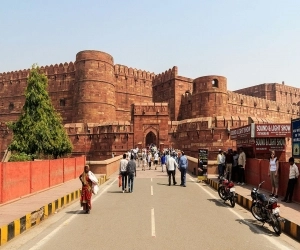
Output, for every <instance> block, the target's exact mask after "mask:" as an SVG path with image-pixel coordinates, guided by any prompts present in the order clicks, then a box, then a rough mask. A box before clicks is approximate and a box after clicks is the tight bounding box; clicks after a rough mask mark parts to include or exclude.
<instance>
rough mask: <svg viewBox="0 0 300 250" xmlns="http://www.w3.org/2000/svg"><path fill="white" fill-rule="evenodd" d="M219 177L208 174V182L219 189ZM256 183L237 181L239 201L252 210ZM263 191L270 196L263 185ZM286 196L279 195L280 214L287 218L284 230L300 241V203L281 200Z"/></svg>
mask: <svg viewBox="0 0 300 250" xmlns="http://www.w3.org/2000/svg"><path fill="white" fill-rule="evenodd" d="M218 183H219V182H218V178H217V175H209V176H208V184H209V185H210V186H212V187H213V188H214V189H216V190H217V188H218ZM253 187H256V188H257V186H254V185H248V184H245V185H237V184H236V183H235V191H236V193H237V196H238V197H237V203H238V204H239V205H240V206H242V207H244V208H246V209H248V210H250V208H251V204H252V198H251V190H252V188H253ZM260 191H261V193H264V194H266V196H267V197H269V194H270V192H269V191H267V190H265V189H263V186H262V187H261V188H260ZM283 198H284V197H278V204H279V205H280V207H279V209H280V216H281V217H283V218H284V219H285V223H284V225H282V226H283V232H284V233H286V234H287V235H289V236H291V237H292V238H294V239H296V240H298V241H299V242H300V204H299V203H296V202H292V203H286V202H282V201H281V200H282V199H283Z"/></svg>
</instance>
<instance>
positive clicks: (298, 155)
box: [291, 118, 300, 163]
mask: <svg viewBox="0 0 300 250" xmlns="http://www.w3.org/2000/svg"><path fill="white" fill-rule="evenodd" d="M291 126H292V156H293V157H294V158H295V162H297V163H300V118H298V119H294V120H292V122H291Z"/></svg>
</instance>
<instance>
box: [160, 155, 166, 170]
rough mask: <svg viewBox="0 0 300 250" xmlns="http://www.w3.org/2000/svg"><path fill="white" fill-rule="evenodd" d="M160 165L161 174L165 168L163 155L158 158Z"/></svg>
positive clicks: (164, 156)
mask: <svg viewBox="0 0 300 250" xmlns="http://www.w3.org/2000/svg"><path fill="white" fill-rule="evenodd" d="M160 164H161V172H164V167H165V166H166V154H165V153H163V155H162V156H161V158H160Z"/></svg>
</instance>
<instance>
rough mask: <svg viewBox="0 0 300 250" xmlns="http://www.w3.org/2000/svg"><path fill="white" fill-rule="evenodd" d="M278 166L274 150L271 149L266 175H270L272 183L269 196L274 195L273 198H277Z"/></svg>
mask: <svg viewBox="0 0 300 250" xmlns="http://www.w3.org/2000/svg"><path fill="white" fill-rule="evenodd" d="M278 168H279V163H278V159H277V157H276V156H275V151H271V158H270V166H269V172H268V175H269V176H270V177H271V184H272V193H271V194H270V196H274V197H275V198H278V194H277V193H278Z"/></svg>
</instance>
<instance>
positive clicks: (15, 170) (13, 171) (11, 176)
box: [2, 161, 31, 202]
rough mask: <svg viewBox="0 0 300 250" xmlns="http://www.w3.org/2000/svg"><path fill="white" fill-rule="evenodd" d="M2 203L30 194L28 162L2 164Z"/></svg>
mask: <svg viewBox="0 0 300 250" xmlns="http://www.w3.org/2000/svg"><path fill="white" fill-rule="evenodd" d="M2 168H3V170H2V195H3V196H2V202H7V201H10V200H14V199H16V198H20V197H22V196H25V195H27V194H30V192H31V186H30V184H31V182H30V176H31V173H30V172H31V171H30V162H29V161H28V162H5V163H3V164H2Z"/></svg>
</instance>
